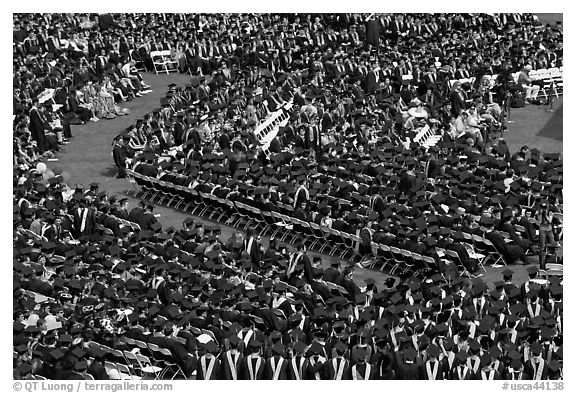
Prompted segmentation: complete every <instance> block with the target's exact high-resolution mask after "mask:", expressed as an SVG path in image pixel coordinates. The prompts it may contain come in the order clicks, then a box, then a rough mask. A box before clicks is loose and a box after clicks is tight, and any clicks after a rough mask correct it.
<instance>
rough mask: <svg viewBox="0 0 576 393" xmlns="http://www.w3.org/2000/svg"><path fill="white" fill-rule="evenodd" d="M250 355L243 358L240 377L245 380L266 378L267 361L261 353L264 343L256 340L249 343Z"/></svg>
mask: <svg viewBox="0 0 576 393" xmlns="http://www.w3.org/2000/svg"><path fill="white" fill-rule="evenodd" d="M249 347H250V355H248V356H246V357H245V358H244V359H242V362H241V367H240V378H239V379H243V380H251V381H254V380H262V379H264V377H265V375H264V371H265V363H266V361H265V360H264V358H263V357H262V356H261V355H260V348H261V347H262V343H261V342H259V341H257V340H254V341H251V342H250V344H249Z"/></svg>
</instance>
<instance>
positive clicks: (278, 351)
mask: <svg viewBox="0 0 576 393" xmlns="http://www.w3.org/2000/svg"><path fill="white" fill-rule="evenodd" d="M285 349H286V347H285V346H284V345H282V344H280V343H276V344H274V345H273V346H272V353H273V354H275V355H278V356H282V355H283V354H284V350H285Z"/></svg>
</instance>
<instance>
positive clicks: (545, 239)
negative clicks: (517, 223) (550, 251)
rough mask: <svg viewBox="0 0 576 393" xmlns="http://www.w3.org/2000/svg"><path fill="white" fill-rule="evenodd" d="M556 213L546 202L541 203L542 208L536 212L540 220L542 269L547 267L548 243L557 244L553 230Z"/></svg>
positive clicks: (537, 218)
mask: <svg viewBox="0 0 576 393" xmlns="http://www.w3.org/2000/svg"><path fill="white" fill-rule="evenodd" d="M553 219H554V213H552V212H551V211H550V207H549V206H548V204H547V203H546V202H543V203H542V204H540V210H538V212H536V220H537V221H538V223H539V224H538V232H539V236H540V269H545V268H546V247H547V246H548V245H551V246H555V245H556V243H555V241H554V233H553V232H552V220H553Z"/></svg>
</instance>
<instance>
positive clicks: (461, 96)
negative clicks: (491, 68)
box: [450, 82, 466, 117]
mask: <svg viewBox="0 0 576 393" xmlns="http://www.w3.org/2000/svg"><path fill="white" fill-rule="evenodd" d="M465 109H466V95H465V93H464V90H462V84H461V83H460V82H454V84H453V85H452V91H451V92H450V111H451V113H452V115H453V116H454V117H458V116H459V115H460V114H461V113H462V112H463V111H464V110H465Z"/></svg>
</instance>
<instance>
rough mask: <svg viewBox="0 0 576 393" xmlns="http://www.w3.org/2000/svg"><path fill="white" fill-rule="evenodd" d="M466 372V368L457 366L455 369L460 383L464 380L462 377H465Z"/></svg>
mask: <svg viewBox="0 0 576 393" xmlns="http://www.w3.org/2000/svg"><path fill="white" fill-rule="evenodd" d="M468 370H469V369H468V367H466V366H458V367H457V368H456V371H457V372H458V380H460V381H462V380H464V377H466V374H467V373H468Z"/></svg>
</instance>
